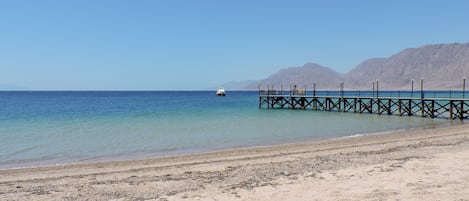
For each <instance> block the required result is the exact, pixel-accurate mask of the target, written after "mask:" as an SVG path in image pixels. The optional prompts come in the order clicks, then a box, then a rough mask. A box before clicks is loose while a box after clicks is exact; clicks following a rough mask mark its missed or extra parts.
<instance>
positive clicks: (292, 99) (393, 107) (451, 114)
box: [259, 91, 469, 120]
mask: <svg viewBox="0 0 469 201" xmlns="http://www.w3.org/2000/svg"><path fill="white" fill-rule="evenodd" d="M342 94H343V92H342ZM259 108H268V109H302V110H322V111H334V112H355V113H368V114H378V115H399V116H419V117H428V118H446V119H461V120H463V119H468V118H469V99H465V98H424V97H391V96H390V97H384V96H383V97H380V96H343V95H339V96H327V95H326V96H324V95H320V96H316V95H302V94H294V93H291V92H290V94H287V95H285V94H284V93H275V92H268V91H259Z"/></svg>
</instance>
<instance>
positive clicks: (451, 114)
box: [449, 100, 453, 119]
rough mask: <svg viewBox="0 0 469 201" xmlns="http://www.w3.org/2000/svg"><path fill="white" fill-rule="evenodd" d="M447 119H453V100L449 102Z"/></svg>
mask: <svg viewBox="0 0 469 201" xmlns="http://www.w3.org/2000/svg"><path fill="white" fill-rule="evenodd" d="M449 118H450V119H453V100H449Z"/></svg>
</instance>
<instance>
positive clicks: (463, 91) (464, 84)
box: [462, 77, 466, 99]
mask: <svg viewBox="0 0 469 201" xmlns="http://www.w3.org/2000/svg"><path fill="white" fill-rule="evenodd" d="M465 93H466V77H464V78H463V81H462V99H464V94H465Z"/></svg>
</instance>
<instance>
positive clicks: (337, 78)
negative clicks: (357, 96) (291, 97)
mask: <svg viewBox="0 0 469 201" xmlns="http://www.w3.org/2000/svg"><path fill="white" fill-rule="evenodd" d="M342 80H343V75H342V74H339V73H337V72H335V71H334V70H332V69H330V68H328V67H324V66H321V65H319V64H315V63H307V64H305V65H303V66H301V67H289V68H285V69H281V70H280V71H279V72H277V73H275V74H273V75H271V76H269V77H267V78H266V79H263V80H261V81H259V82H257V83H253V84H251V85H248V86H247V89H257V87H258V85H259V84H260V85H261V87H263V88H265V87H266V86H267V84H269V85H274V88H277V89H280V88H281V87H282V86H283V88H284V89H289V88H290V84H296V85H297V86H298V87H300V88H303V87H304V86H305V85H307V87H308V88H311V87H312V85H313V83H314V82H316V83H317V87H318V88H322V89H324V88H338V87H339V83H340V82H341V81H342Z"/></svg>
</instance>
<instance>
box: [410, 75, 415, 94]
mask: <svg viewBox="0 0 469 201" xmlns="http://www.w3.org/2000/svg"><path fill="white" fill-rule="evenodd" d="M411 82H412V88H411V89H410V98H413V97H414V79H412V80H411Z"/></svg>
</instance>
